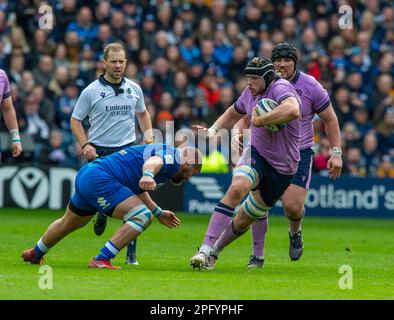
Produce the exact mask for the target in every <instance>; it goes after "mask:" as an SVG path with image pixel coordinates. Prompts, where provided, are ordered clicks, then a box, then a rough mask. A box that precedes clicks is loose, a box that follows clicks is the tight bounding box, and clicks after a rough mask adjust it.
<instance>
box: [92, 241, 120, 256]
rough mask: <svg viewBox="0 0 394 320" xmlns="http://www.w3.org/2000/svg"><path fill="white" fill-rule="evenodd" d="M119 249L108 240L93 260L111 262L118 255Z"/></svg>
mask: <svg viewBox="0 0 394 320" xmlns="http://www.w3.org/2000/svg"><path fill="white" fill-rule="evenodd" d="M119 251H120V250H119V249H118V248H117V247H116V246H115V245H114V244H113V243H112V242H111V240H108V241H107V243H106V244H105V246H104V247H102V248H101V250H100V253H99V254H98V255H97V256H96V258H94V259H95V260H111V259H113V258H115V257H116V255H117V254H118V253H119Z"/></svg>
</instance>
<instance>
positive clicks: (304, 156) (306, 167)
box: [291, 148, 314, 190]
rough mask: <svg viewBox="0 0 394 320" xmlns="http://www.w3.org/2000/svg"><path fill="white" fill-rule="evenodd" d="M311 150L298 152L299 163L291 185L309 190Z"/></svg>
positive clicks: (311, 161)
mask: <svg viewBox="0 0 394 320" xmlns="http://www.w3.org/2000/svg"><path fill="white" fill-rule="evenodd" d="M313 154H314V152H313V150H312V149H311V148H308V149H302V150H300V158H301V159H300V162H299V163H298V169H297V172H296V174H295V175H294V178H293V181H292V182H291V184H295V185H297V186H300V187H301V188H304V189H306V190H309V186H310V184H311V178H312V163H313Z"/></svg>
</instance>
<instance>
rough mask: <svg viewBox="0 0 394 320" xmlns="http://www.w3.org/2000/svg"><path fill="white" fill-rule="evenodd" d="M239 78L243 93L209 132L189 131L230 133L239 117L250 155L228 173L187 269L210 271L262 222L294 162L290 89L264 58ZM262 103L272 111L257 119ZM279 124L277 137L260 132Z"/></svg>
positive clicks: (295, 106)
mask: <svg viewBox="0 0 394 320" xmlns="http://www.w3.org/2000/svg"><path fill="white" fill-rule="evenodd" d="M244 74H245V75H246V77H247V80H248V86H247V88H245V90H244V91H243V93H242V94H241V96H240V97H239V98H238V100H237V101H236V102H235V103H234V104H233V105H232V106H231V107H229V108H228V109H227V110H226V112H225V113H224V114H223V115H222V116H221V117H219V118H218V119H217V120H216V121H215V123H214V124H213V125H212V127H210V128H209V129H207V128H204V127H202V126H199V125H194V126H193V128H194V129H195V130H197V131H200V130H206V131H207V134H208V136H212V135H213V134H214V133H215V132H216V131H217V130H219V129H221V128H231V127H233V125H234V124H235V123H236V122H237V121H239V120H240V119H241V118H242V117H243V116H244V115H247V117H248V119H249V120H250V121H251V123H252V125H251V139H250V144H249V145H248V148H250V152H244V156H243V157H242V158H241V159H240V161H239V163H238V164H237V166H236V168H235V169H234V172H233V178H232V181H231V185H230V187H229V189H228V191H227V192H226V194H225V195H224V197H223V198H222V199H221V200H220V201H219V203H218V204H217V205H216V207H215V209H214V212H213V213H212V217H211V221H210V224H209V226H208V230H207V232H206V235H205V239H204V243H203V245H202V246H201V247H200V249H199V251H198V252H197V253H196V254H195V255H194V256H193V257H192V258H191V260H190V263H191V265H192V267H193V268H196V267H197V268H207V269H212V268H213V267H214V265H215V263H216V260H217V258H218V255H219V253H220V252H221V251H222V250H223V249H224V248H225V247H226V246H227V245H228V244H229V243H231V242H232V241H233V240H235V239H237V238H238V237H240V236H241V235H242V234H244V233H245V232H246V231H247V230H248V229H249V227H250V225H251V224H252V223H253V222H254V221H255V220H257V219H261V218H264V217H266V216H267V213H268V210H269V209H270V208H271V207H272V206H274V204H275V203H276V201H277V200H278V199H279V198H280V197H281V196H282V195H283V193H284V192H285V190H286V189H287V187H288V186H289V185H290V183H291V181H292V179H293V176H294V174H295V173H296V171H297V167H298V162H299V160H300V152H299V142H300V127H301V126H300V120H299V117H300V114H301V111H300V100H299V96H298V94H297V92H296V91H295V89H294V87H293V86H292V84H291V83H290V82H288V81H287V80H285V79H281V78H280V77H278V76H276V74H275V69H274V65H273V63H272V61H271V60H269V59H268V58H260V57H256V58H253V59H252V60H251V61H250V62H249V63H248V65H247V66H246V68H245V70H244ZM262 98H269V99H272V100H274V101H276V102H277V103H278V106H277V107H276V108H275V109H273V110H272V111H271V112H268V113H265V114H263V115H258V114H257V111H256V105H257V103H258V101H259V99H262ZM284 123H285V124H286V126H285V127H284V128H283V129H282V130H280V131H277V132H272V131H270V130H268V129H266V128H265V127H266V126H268V125H280V124H284ZM248 154H249V155H250V158H249V159H248V157H247V155H248ZM245 197H246V199H245V200H244V201H243V199H244V198H245ZM241 202H242V204H241ZM239 204H241V205H240V207H239V208H238V210H237V212H236V215H235V217H234V218H233V219H232V217H233V215H234V211H235V208H236V207H237V206H238V205H239Z"/></svg>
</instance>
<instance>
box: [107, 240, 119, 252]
mask: <svg viewBox="0 0 394 320" xmlns="http://www.w3.org/2000/svg"><path fill="white" fill-rule="evenodd" d="M105 247H106V248H107V249H108V250H109V251H111V252H112V253H113V254H114V255H117V254H118V253H119V250H118V249H116V248H115V247H114V246H113V245H112V244H111V243H110V242H109V241H108V242H107V243H106V244H105Z"/></svg>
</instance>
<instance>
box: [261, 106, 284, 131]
mask: <svg viewBox="0 0 394 320" xmlns="http://www.w3.org/2000/svg"><path fill="white" fill-rule="evenodd" d="M277 106H278V104H277V103H276V101H274V100H272V99H268V98H261V99H259V100H258V101H257V104H256V107H255V108H256V111H257V115H259V116H260V115H263V114H265V113H268V112H271V111H272V110H274V109H275V108H276V107H277ZM285 125H286V124H284V123H283V124H280V125H276V124H269V125H266V126H264V128H266V129H267V130H269V131H272V132H277V131H279V130H282V129H283V128H284V127H285Z"/></svg>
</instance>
